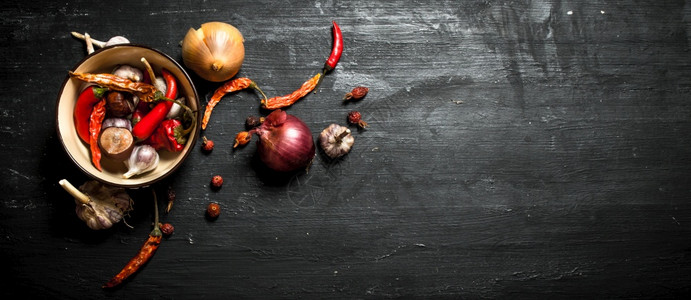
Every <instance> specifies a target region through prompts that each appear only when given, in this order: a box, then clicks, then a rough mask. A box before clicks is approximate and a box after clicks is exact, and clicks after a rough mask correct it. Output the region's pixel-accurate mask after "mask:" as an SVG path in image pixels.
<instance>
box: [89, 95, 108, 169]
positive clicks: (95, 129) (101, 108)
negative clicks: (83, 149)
mask: <svg viewBox="0 0 691 300" xmlns="http://www.w3.org/2000/svg"><path fill="white" fill-rule="evenodd" d="M105 117H106V99H101V101H99V102H98V103H96V105H95V106H94V109H93V110H92V111H91V117H90V118H89V146H90V147H89V148H90V149H91V162H93V164H94V167H96V169H98V170H99V171H103V170H102V169H101V148H99V147H98V136H99V135H100V134H101V126H102V124H103V119H105Z"/></svg>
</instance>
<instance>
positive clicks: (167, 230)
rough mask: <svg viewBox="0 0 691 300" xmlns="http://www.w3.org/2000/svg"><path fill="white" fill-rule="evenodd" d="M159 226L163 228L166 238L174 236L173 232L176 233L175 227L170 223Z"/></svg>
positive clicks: (162, 231)
mask: <svg viewBox="0 0 691 300" xmlns="http://www.w3.org/2000/svg"><path fill="white" fill-rule="evenodd" d="M158 226H159V227H160V228H161V233H163V235H165V236H170V235H172V234H173V231H175V227H173V225H171V224H170V223H164V224H161V223H159V225H158Z"/></svg>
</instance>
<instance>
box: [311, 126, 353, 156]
mask: <svg viewBox="0 0 691 300" xmlns="http://www.w3.org/2000/svg"><path fill="white" fill-rule="evenodd" d="M353 144H355V138H354V137H353V136H352V135H351V134H350V129H348V127H345V126H341V125H338V124H331V125H329V127H326V128H325V129H324V130H322V132H321V133H320V134H319V146H321V148H322V150H324V153H326V155H328V156H329V157H331V158H338V157H341V156H343V155H346V154H347V153H348V152H350V148H352V147H353Z"/></svg>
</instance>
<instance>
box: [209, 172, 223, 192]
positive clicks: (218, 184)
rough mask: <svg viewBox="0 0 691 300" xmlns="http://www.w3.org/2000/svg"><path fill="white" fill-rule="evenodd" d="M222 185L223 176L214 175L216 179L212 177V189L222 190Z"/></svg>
mask: <svg viewBox="0 0 691 300" xmlns="http://www.w3.org/2000/svg"><path fill="white" fill-rule="evenodd" d="M222 185H223V177H221V175H214V177H211V187H213V188H215V189H220V188H221V186H222Z"/></svg>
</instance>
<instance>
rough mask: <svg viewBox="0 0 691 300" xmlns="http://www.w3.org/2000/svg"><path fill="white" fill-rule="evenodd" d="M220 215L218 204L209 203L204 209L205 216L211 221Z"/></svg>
mask: <svg viewBox="0 0 691 300" xmlns="http://www.w3.org/2000/svg"><path fill="white" fill-rule="evenodd" d="M220 214H221V206H220V205H218V203H214V202H211V203H209V206H207V207H206V216H208V217H209V218H211V219H216V218H218V216H219V215H220Z"/></svg>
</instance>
